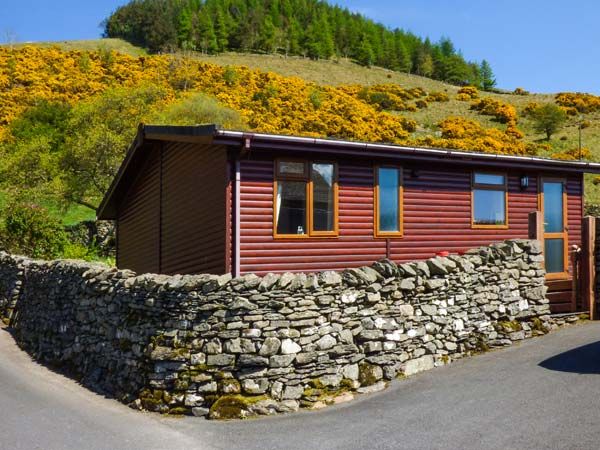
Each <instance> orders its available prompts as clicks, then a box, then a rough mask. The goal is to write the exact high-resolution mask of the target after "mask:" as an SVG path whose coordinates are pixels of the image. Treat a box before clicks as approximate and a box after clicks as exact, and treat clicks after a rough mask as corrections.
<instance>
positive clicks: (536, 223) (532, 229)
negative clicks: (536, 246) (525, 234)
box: [529, 211, 544, 242]
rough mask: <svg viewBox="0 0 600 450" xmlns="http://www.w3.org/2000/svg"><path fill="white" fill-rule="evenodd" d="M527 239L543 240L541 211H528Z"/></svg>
mask: <svg viewBox="0 0 600 450" xmlns="http://www.w3.org/2000/svg"><path fill="white" fill-rule="evenodd" d="M529 239H537V240H538V241H540V242H541V241H543V240H544V218H543V216H542V212H541V211H531V212H530V213H529Z"/></svg>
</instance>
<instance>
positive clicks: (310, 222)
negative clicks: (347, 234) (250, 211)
mask: <svg viewBox="0 0 600 450" xmlns="http://www.w3.org/2000/svg"><path fill="white" fill-rule="evenodd" d="M280 162H298V163H303V164H304V174H302V175H299V174H298V175H296V174H282V173H281V172H280V171H279V163H280ZM313 164H331V165H333V230H332V231H315V230H314V229H313V228H314V211H313V209H314V208H313V206H314V205H313V197H314V196H313V192H314V185H313V179H312V165H313ZM274 174H275V176H274V178H273V238H274V239H315V238H316V239H327V238H337V237H339V200H338V192H339V187H338V165H337V162H335V161H326V160H301V159H293V158H277V159H276V160H275V168H274ZM278 181H304V182H305V183H306V232H305V233H304V234H279V233H277V183H278Z"/></svg>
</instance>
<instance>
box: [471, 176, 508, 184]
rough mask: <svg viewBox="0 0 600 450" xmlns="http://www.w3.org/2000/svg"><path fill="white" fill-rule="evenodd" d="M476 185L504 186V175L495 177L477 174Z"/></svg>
mask: <svg viewBox="0 0 600 450" xmlns="http://www.w3.org/2000/svg"><path fill="white" fill-rule="evenodd" d="M474 181H475V184H494V185H500V186H503V185H504V175H494V174H491V173H475V180H474Z"/></svg>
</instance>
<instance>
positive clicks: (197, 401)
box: [184, 394, 204, 406]
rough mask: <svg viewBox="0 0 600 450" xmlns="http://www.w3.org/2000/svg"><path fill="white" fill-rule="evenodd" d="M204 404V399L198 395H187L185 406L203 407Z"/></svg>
mask: <svg viewBox="0 0 600 450" xmlns="http://www.w3.org/2000/svg"><path fill="white" fill-rule="evenodd" d="M203 403H204V397H203V396H201V395H196V394H187V395H186V396H185V400H184V405H185V406H201V405H202V404H203Z"/></svg>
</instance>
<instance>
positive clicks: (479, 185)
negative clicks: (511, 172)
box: [471, 170, 509, 230]
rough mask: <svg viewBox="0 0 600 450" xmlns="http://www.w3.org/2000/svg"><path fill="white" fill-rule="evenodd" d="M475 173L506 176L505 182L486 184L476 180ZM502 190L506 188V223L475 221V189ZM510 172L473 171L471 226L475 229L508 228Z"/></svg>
mask: <svg viewBox="0 0 600 450" xmlns="http://www.w3.org/2000/svg"><path fill="white" fill-rule="evenodd" d="M475 174H482V175H498V176H502V177H504V184H484V183H476V182H475ZM476 189H480V190H486V191H500V190H504V223H503V224H498V225H492V224H489V225H488V224H480V223H475V190H476ZM508 215H509V214H508V174H507V173H505V172H489V171H483V170H474V171H472V172H471V228H472V229H475V230H508V228H509V222H508Z"/></svg>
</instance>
